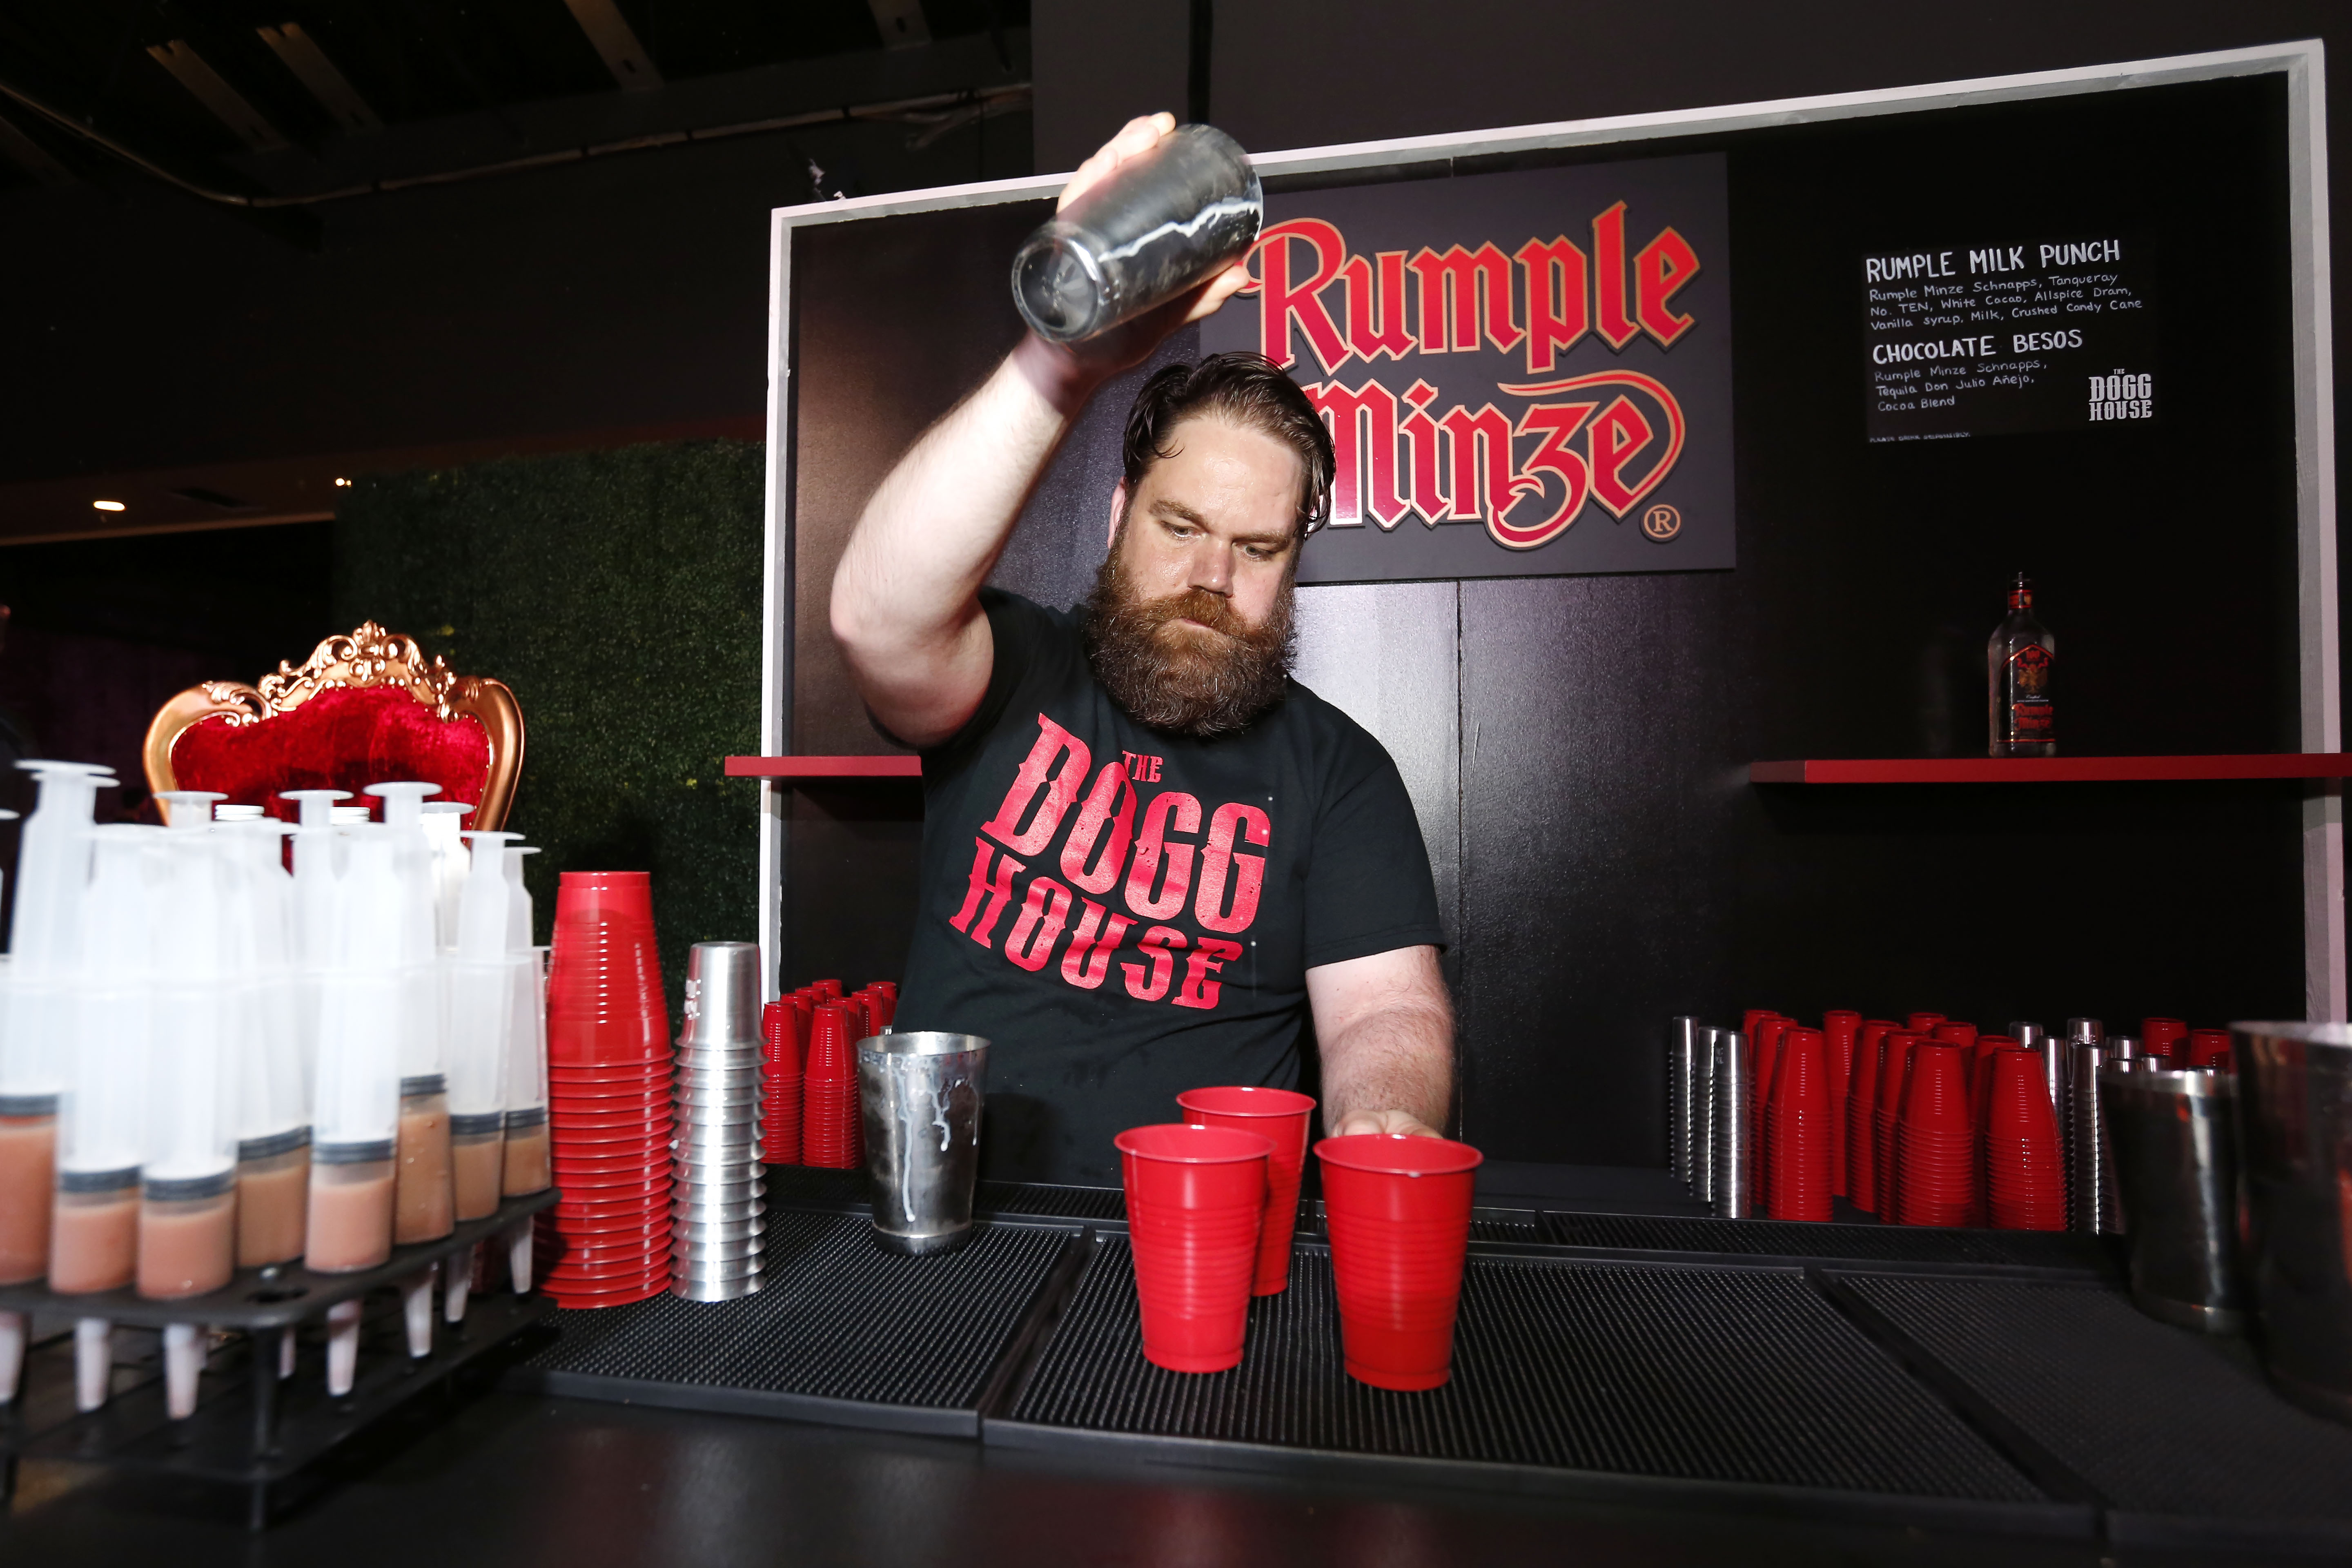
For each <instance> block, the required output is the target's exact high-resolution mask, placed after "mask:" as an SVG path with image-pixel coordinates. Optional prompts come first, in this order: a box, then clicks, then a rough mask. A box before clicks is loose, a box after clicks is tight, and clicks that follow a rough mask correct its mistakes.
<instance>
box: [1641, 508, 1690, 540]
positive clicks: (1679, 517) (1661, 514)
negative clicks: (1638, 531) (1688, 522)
mask: <svg viewBox="0 0 2352 1568" xmlns="http://www.w3.org/2000/svg"><path fill="white" fill-rule="evenodd" d="M1642 531H1643V533H1646V534H1648V535H1649V536H1650V537H1651V538H1653V539H1655V540H1660V541H1664V540H1668V539H1672V538H1673V537H1674V536H1675V534H1677V533H1680V532H1681V531H1683V514H1682V513H1680V512H1678V511H1676V510H1675V509H1674V508H1672V507H1670V506H1667V505H1665V504H1664V502H1660V503H1659V504H1658V505H1656V506H1654V507H1652V508H1651V509H1650V510H1647V511H1645V512H1643V514H1642Z"/></svg>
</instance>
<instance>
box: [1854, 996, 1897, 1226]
mask: <svg viewBox="0 0 2352 1568" xmlns="http://www.w3.org/2000/svg"><path fill="white" fill-rule="evenodd" d="M1901 1027H1902V1025H1900V1024H1895V1023H1890V1022H1889V1021H1888V1020H1886V1019H1885V1018H1872V1019H1870V1020H1869V1021H1868V1022H1866V1023H1864V1025H1863V1026H1862V1034H1861V1037H1860V1038H1859V1040H1858V1041H1857V1042H1856V1044H1855V1046H1854V1055H1853V1080H1852V1081H1851V1082H1850V1083H1849V1084H1847V1086H1846V1100H1845V1169H1846V1192H1847V1194H1848V1195H1849V1196H1850V1197H1852V1198H1853V1206H1854V1207H1856V1208H1858V1209H1860V1210H1861V1211H1862V1212H1863V1213H1864V1214H1876V1213H1877V1212H1878V1208H1879V1202H1878V1193H1879V1186H1878V1073H1879V1063H1880V1060H1881V1058H1882V1057H1883V1056H1884V1053H1885V1049H1886V1037H1887V1036H1889V1035H1891V1034H1893V1033H1894V1032H1895V1030H1897V1029H1900V1028H1901Z"/></svg>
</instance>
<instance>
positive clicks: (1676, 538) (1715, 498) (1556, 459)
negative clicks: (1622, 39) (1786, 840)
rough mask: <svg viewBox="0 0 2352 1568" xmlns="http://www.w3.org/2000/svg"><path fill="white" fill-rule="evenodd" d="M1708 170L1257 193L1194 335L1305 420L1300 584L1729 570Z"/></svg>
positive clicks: (1725, 353)
mask: <svg viewBox="0 0 2352 1568" xmlns="http://www.w3.org/2000/svg"><path fill="white" fill-rule="evenodd" d="M1726 236H1727V219H1726V216H1725V198H1724V163H1723V160H1722V158H1721V157H1720V156H1717V155H1715V154H1706V155H1703V156H1698V157H1690V158H1661V159H1654V160H1645V161H1640V162H1634V163H1612V164H1589V165H1584V166H1581V167H1578V168H1568V169H1543V170H1531V171H1527V172H1524V173H1517V174H1478V175H1470V176H1466V177H1463V178H1458V179H1451V180H1427V181H1409V182H1405V183H1402V184H1389V185H1378V186H1361V187H1357V188H1353V189H1349V190H1339V191H1326V192H1308V193H1303V194H1288V195H1276V196H1270V197H1268V198H1267V201H1266V226H1265V232H1264V233H1263V234H1262V235H1261V236H1260V237H1259V240H1258V245H1257V248H1256V250H1255V252H1254V253H1253V256H1252V258H1251V271H1252V275H1253V277H1254V278H1255V286H1254V288H1253V289H1251V290H1250V291H1248V292H1246V293H1244V294H1243V295H1241V296H1240V297H1238V298H1236V299H1235V300H1234V301H1233V302H1232V303H1230V304H1228V305H1227V306H1226V307H1225V308H1224V310H1222V311H1220V312H1219V313H1218V314H1217V315H1215V316H1213V317H1211V318H1210V319H1209V320H1208V321H1205V322H1203V323H1202V329H1201V345H1202V349H1203V351H1204V352H1210V353H1215V352H1219V351H1223V350H1228V349H1255V350H1257V351H1258V352H1260V353H1265V355H1266V356H1267V357H1268V358H1270V359H1272V360H1273V361H1274V362H1275V363H1277V364H1280V365H1282V366H1284V367H1285V368H1286V369H1287V370H1288V371H1289V372H1290V374H1292V376H1294V377H1295V378H1296V379H1297V381H1298V383H1299V384H1300V385H1301V386H1302V387H1304V388H1305V389H1306V391H1307V397H1308V398H1309V399H1310V400H1311V401H1312V402H1313V403H1314V404H1315V405H1316V406H1317V408H1318V409H1319V410H1321V412H1322V414H1323V417H1324V421H1325V423H1326V424H1327V425H1328V426H1329V427H1330V430H1331V434H1332V441H1333V445H1334V447H1335V448H1336V452H1337V456H1338V459H1339V462H1338V472H1337V474H1336V475H1335V476H1334V479H1333V485H1332V509H1331V512H1332V515H1331V523H1330V526H1329V527H1328V528H1327V529H1325V530H1324V531H1321V532H1319V533H1318V534H1317V535H1316V536H1315V537H1314V538H1313V539H1311V540H1309V541H1308V542H1307V548H1306V550H1305V552H1303V554H1302V555H1301V557H1300V561H1299V573H1298V578H1299V581H1300V582H1303V583H1332V582H1366V581H1380V580H1385V579H1411V578H1420V579H1427V578H1444V577H1491V576H1512V575H1549V574H1568V573H1585V572H1657V571H1671V570H1676V569H1688V570H1697V569H1701V568H1719V567H1726V566H1729V565H1731V564H1733V528H1732V515H1731V316H1730V255H1729V247H1728V244H1727V238H1726Z"/></svg>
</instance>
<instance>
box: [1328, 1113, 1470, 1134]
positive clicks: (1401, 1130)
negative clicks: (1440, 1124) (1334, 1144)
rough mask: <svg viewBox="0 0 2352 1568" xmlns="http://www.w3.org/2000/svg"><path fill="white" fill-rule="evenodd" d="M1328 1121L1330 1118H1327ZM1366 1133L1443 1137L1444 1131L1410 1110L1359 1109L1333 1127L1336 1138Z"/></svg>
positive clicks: (1332, 1132)
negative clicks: (1427, 1122)
mask: <svg viewBox="0 0 2352 1568" xmlns="http://www.w3.org/2000/svg"><path fill="white" fill-rule="evenodd" d="M1326 1121H1327V1123H1328V1118H1327V1119H1326ZM1365 1133H1373V1134H1383V1133H1384V1134H1387V1135H1389V1136H1391V1137H1396V1138H1443V1137H1444V1136H1445V1134H1444V1133H1443V1132H1440V1131H1438V1130H1437V1129H1436V1128H1434V1127H1431V1126H1428V1125H1426V1124H1424V1123H1423V1122H1422V1121H1420V1120H1419V1119H1418V1118H1416V1117H1415V1116H1414V1115H1413V1114H1412V1112H1411V1111H1409V1110H1357V1111H1351V1112H1349V1114H1348V1115H1347V1116H1346V1117H1345V1118H1343V1119H1342V1120H1341V1121H1339V1124H1338V1125H1336V1126H1333V1127H1332V1128H1331V1136H1332V1137H1334V1138H1354V1137H1358V1136H1360V1135H1362V1134H1365Z"/></svg>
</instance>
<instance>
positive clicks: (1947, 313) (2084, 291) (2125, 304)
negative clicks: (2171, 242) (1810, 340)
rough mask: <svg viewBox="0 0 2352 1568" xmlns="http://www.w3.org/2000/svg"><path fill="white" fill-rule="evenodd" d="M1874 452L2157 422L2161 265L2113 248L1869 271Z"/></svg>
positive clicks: (1990, 251)
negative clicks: (1884, 444) (1883, 444)
mask: <svg viewBox="0 0 2352 1568" xmlns="http://www.w3.org/2000/svg"><path fill="white" fill-rule="evenodd" d="M1857 270H1858V271H1859V272H1860V273H1861V279H1862V297H1863V333H1862V336H1863V342H1864V354H1865V355H1866V356H1867V358H1866V363H1865V364H1864V372H1863V374H1864V377H1865V378H1866V381H1867V384H1868V386H1869V400H1868V403H1867V405H1866V407H1867V410H1868V412H1867V414H1866V416H1865V426H1866V428H1867V430H1868V432H1869V436H1870V439H1872V440H1873V441H1934V440H1948V439H1950V438H1952V437H1961V436H1993V435H2001V434H2007V433H2012V432H2016V431H2022V430H2079V429H2082V428H2084V427H2085V426H2105V425H2111V424H2125V425H2129V424H2134V423H2137V422H2142V421H2146V420H2149V419H2153V418H2155V417H2156V411H2157V375H2156V301H2155V291H2154V286H2155V282H2156V253H2155V250H2154V247H2151V246H2150V245H2149V244H2148V243H2147V241H2146V240H2142V239H2134V238H2131V237H2121V236H2115V235H2091V236H2080V235H2077V236H2068V237H2038V238H2031V239H2022V240H2019V239H2000V240H1997V241H1995V242H1994V243H1991V244H1969V245H1953V246H1939V247H1934V248H1923V249H1918V250H1908V251H1895V252H1886V253H1877V254H1873V255H1869V256H1864V257H1863V258H1861V261H1860V263H1859V265H1858V268H1857Z"/></svg>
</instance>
